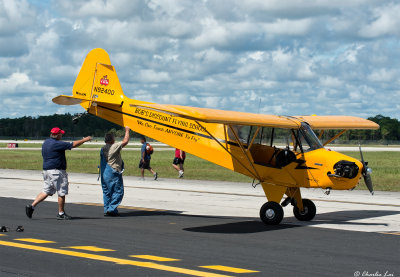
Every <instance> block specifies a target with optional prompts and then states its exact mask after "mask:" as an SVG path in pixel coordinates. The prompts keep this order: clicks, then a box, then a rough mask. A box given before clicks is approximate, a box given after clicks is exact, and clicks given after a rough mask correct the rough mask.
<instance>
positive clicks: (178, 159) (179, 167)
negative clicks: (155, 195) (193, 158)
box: [172, 148, 186, 178]
mask: <svg viewBox="0 0 400 277" xmlns="http://www.w3.org/2000/svg"><path fill="white" fill-rule="evenodd" d="M185 158H186V153H185V151H183V150H180V149H178V148H176V149H175V158H174V161H173V162H172V166H173V167H174V168H175V169H176V171H178V173H179V176H178V177H179V178H183V172H184V169H183V164H184V163H185Z"/></svg>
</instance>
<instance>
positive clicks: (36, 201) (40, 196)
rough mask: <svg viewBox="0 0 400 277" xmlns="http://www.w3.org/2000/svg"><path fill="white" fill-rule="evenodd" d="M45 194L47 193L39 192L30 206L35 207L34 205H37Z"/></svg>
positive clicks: (45, 196) (44, 197)
mask: <svg viewBox="0 0 400 277" xmlns="http://www.w3.org/2000/svg"><path fill="white" fill-rule="evenodd" d="M47 196H49V195H48V194H47V193H45V192H41V193H39V194H38V196H36V199H35V201H33V203H32V207H36V205H38V204H39V203H40V202H42V201H43V200H45V199H46V198H47Z"/></svg>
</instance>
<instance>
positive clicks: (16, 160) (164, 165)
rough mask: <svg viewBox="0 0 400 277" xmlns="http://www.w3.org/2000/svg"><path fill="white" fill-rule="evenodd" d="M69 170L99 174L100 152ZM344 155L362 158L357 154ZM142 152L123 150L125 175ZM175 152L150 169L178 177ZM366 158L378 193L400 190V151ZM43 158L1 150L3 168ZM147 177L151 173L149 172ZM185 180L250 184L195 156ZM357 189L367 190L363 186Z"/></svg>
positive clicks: (73, 157) (80, 155)
mask: <svg viewBox="0 0 400 277" xmlns="http://www.w3.org/2000/svg"><path fill="white" fill-rule="evenodd" d="M66 153H67V160H68V171H69V172H80V173H97V165H98V164H99V153H98V152H97V151H67V152H66ZM344 154H346V155H349V156H352V157H355V158H357V159H359V153H358V152H344ZM139 155H140V154H139V152H136V151H123V152H122V157H123V159H124V161H125V165H126V169H125V173H124V174H125V175H130V176H139V174H140V171H139V169H138V163H139ZM173 156H174V152H173V151H159V152H157V151H155V152H154V154H153V157H152V162H151V166H152V167H153V168H154V169H155V170H156V171H157V172H158V173H159V175H160V177H164V178H176V177H177V172H176V171H175V170H174V169H173V168H172V166H171V164H172V160H173ZM364 158H365V160H366V161H368V162H369V166H370V167H371V168H372V169H373V172H372V180H373V182H374V188H375V190H381V191H382V190H384V191H400V181H399V179H400V169H399V166H398V165H400V154H399V153H397V152H364ZM41 167H42V156H41V152H40V151H18V150H12V151H11V150H0V168H9V169H31V170H41ZM146 176H150V173H149V172H148V171H146ZM185 178H186V179H197V180H218V181H234V182H251V181H252V180H251V179H250V178H249V177H246V176H244V175H241V174H239V173H235V172H232V171H230V170H228V169H225V168H222V167H220V166H217V165H215V164H212V163H210V162H207V161H205V160H202V159H200V158H197V157H195V156H193V155H190V154H188V155H187V159H186V161H185ZM362 183H363V182H362ZM357 188H358V189H365V186H364V185H363V184H361V185H360V186H358V187H357Z"/></svg>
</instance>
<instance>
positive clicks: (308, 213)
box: [293, 199, 317, 221]
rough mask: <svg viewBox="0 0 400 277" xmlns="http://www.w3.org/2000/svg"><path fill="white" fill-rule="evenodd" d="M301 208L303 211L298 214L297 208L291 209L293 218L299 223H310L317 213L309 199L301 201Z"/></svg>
mask: <svg viewBox="0 0 400 277" xmlns="http://www.w3.org/2000/svg"><path fill="white" fill-rule="evenodd" d="M303 207H304V211H303V212H300V210H299V208H297V206H294V207H293V214H294V216H295V217H296V218H297V219H298V220H300V221H310V220H312V219H313V218H314V217H315V214H316V213H317V208H316V207H315V204H314V202H313V201H311V200H309V199H303Z"/></svg>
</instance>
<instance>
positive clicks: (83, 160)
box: [0, 150, 251, 182]
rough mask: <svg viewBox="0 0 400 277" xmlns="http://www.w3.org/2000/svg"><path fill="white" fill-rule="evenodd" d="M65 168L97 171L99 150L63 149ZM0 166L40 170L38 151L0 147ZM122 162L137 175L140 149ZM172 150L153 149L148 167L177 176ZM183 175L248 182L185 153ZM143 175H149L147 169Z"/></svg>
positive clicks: (124, 154)
mask: <svg viewBox="0 0 400 277" xmlns="http://www.w3.org/2000/svg"><path fill="white" fill-rule="evenodd" d="M66 156H67V163H68V171H69V172H79V173H97V166H98V164H99V159H100V157H99V152H97V151H66ZM0 157H1V158H0V168H8V169H30V170H41V169H42V155H41V152H40V151H26V150H24V151H18V150H0ZM122 158H123V160H124V162H125V172H124V174H125V175H129V176H139V175H140V170H139V168H138V165H139V160H140V152H136V151H122ZM173 158H174V151H159V152H157V151H155V152H154V154H153V155H152V160H151V166H152V167H153V169H154V170H156V171H157V173H158V174H159V176H160V177H164V178H176V177H177V175H178V173H177V172H176V170H175V169H173V168H172V160H173ZM185 172H186V173H187V174H185V178H187V179H198V180H221V181H224V180H227V181H234V182H251V180H250V178H249V177H246V176H244V175H242V174H239V173H236V172H232V171H230V170H228V169H225V168H223V167H220V166H217V165H215V164H213V163H210V162H207V161H205V160H203V159H200V158H197V157H195V156H193V155H190V154H187V158H186V161H185ZM145 174H146V176H151V175H150V172H149V171H147V170H146V172H145Z"/></svg>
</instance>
